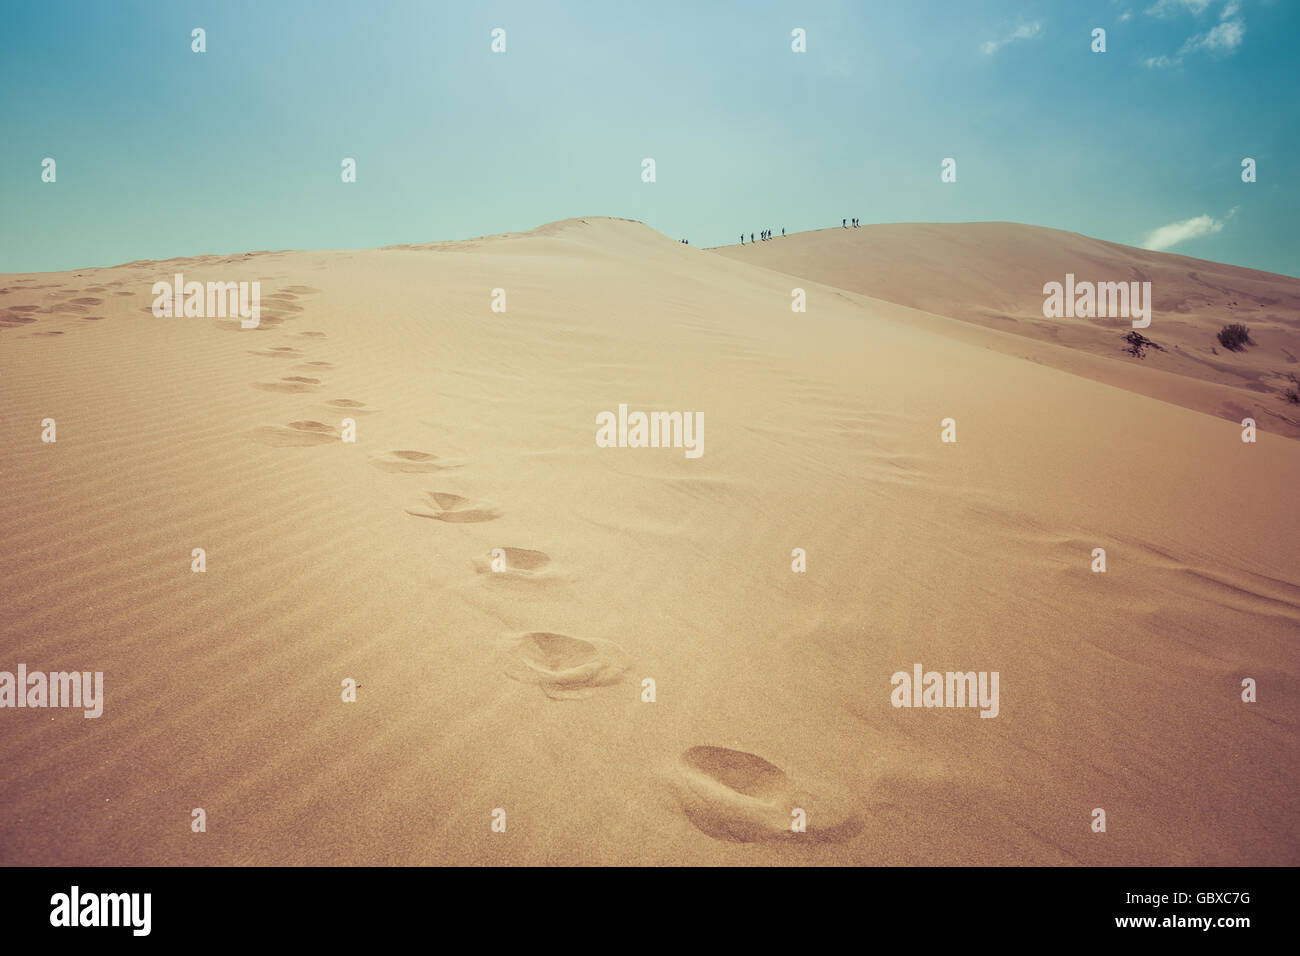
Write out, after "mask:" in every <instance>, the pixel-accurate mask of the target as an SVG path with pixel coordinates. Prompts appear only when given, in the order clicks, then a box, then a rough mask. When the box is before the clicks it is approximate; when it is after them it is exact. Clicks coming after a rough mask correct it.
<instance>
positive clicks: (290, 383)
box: [253, 375, 320, 392]
mask: <svg viewBox="0 0 1300 956" xmlns="http://www.w3.org/2000/svg"><path fill="white" fill-rule="evenodd" d="M319 387H320V379H318V378H307V377H305V376H302V375H289V376H286V377H285V378H282V379H280V381H278V382H254V383H253V388H260V389H261V390H262V391H264V392H314V391H316V390H317V389H318V388H319Z"/></svg>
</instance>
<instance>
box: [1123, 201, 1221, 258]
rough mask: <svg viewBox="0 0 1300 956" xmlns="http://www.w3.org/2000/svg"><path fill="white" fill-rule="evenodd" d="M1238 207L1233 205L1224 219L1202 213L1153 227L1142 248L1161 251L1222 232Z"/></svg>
mask: <svg viewBox="0 0 1300 956" xmlns="http://www.w3.org/2000/svg"><path fill="white" fill-rule="evenodd" d="M1237 209H1238V207H1237V206H1233V207H1232V208H1231V209H1230V210H1228V214H1227V215H1226V216H1224V217H1223V218H1222V219H1215V218H1214V217H1213V216H1209V215H1206V214H1201V215H1199V216H1196V217H1194V218H1192V219H1184V220H1183V221H1182V222H1171V223H1170V224H1169V225H1167V226H1161V227H1160V228H1158V229H1153V230H1151V232H1149V233H1148V234H1147V237H1146V239H1144V240H1143V241H1142V248H1143V249H1151V250H1152V251H1154V252H1160V251H1163V250H1165V249H1169V248H1170V247H1172V246H1176V245H1178V244H1179V243H1180V242H1187V241H1188V240H1189V239H1199V238H1200V237H1201V236H1208V235H1212V234H1213V233H1216V232H1220V231H1221V230H1222V229H1223V224H1224V223H1225V222H1227V221H1228V220H1229V219H1231V218H1232V217H1233V216H1235V215H1236V214H1237Z"/></svg>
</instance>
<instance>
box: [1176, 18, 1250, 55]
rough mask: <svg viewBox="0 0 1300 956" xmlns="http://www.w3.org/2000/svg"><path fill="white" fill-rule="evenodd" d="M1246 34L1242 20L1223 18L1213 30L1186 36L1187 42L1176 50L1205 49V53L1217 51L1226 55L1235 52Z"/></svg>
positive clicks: (1193, 50) (1187, 51)
mask: <svg viewBox="0 0 1300 956" xmlns="http://www.w3.org/2000/svg"><path fill="white" fill-rule="evenodd" d="M1245 36H1246V24H1245V21H1243V20H1240V19H1238V20H1224V21H1223V22H1222V23H1220V24H1219V25H1218V26H1217V27H1215V28H1214V29H1213V30H1210V31H1209V32H1208V33H1198V34H1197V35H1196V36H1194V37H1188V38H1187V42H1186V43H1184V44H1183V46H1182V49H1180V50H1179V51H1178V52H1179V54H1183V53H1195V52H1196V51H1197V50H1205V51H1206V52H1207V53H1217V54H1221V55H1224V56H1226V55H1228V54H1230V53H1235V52H1236V50H1237V47H1239V46H1241V41H1242V40H1243V39H1245Z"/></svg>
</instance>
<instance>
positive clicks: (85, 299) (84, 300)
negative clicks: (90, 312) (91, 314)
mask: <svg viewBox="0 0 1300 956" xmlns="http://www.w3.org/2000/svg"><path fill="white" fill-rule="evenodd" d="M72 301H73V302H74V303H76V304H77V305H103V304H104V300H103V299H96V298H95V297H94V296H82V297H81V298H80V299H73V300H72Z"/></svg>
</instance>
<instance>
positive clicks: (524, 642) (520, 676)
mask: <svg viewBox="0 0 1300 956" xmlns="http://www.w3.org/2000/svg"><path fill="white" fill-rule="evenodd" d="M626 670H627V655H626V654H625V653H624V652H623V649H622V648H621V647H619V646H618V645H617V644H614V643H612V642H610V641H596V640H591V641H586V640H581V639H579V638H576V637H569V636H568V635H566V634H553V633H551V632H550V631H533V632H532V633H531V634H525V635H524V636H523V637H522V638H521V639H519V640H516V641H514V642H513V643H512V645H511V647H510V650H509V652H508V654H507V661H506V674H507V675H508V676H509V677H512V678H514V679H515V680H517V681H520V682H522V683H525V684H536V685H537V686H538V687H540V688H541V689H542V693H544V694H545V695H546V696H547V697H550V698H551V699H552V700H578V699H580V698H583V697H590V696H591V695H592V694H593V693H595V691H596V689H597V688H599V687H609V686H611V685H614V684H617V683H619V682H620V681H622V679H623V674H624V672H625V671H626Z"/></svg>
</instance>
